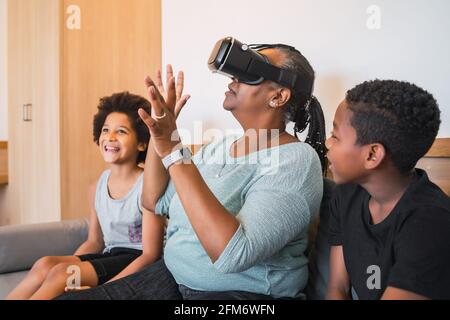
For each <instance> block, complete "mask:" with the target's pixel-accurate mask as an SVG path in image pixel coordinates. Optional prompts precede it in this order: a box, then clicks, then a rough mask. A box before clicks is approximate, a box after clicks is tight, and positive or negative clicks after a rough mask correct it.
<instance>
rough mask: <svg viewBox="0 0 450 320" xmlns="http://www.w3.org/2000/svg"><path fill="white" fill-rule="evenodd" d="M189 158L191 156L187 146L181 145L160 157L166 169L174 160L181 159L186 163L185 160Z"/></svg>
mask: <svg viewBox="0 0 450 320" xmlns="http://www.w3.org/2000/svg"><path fill="white" fill-rule="evenodd" d="M191 158H192V153H191V150H190V149H189V148H187V147H182V148H179V149H176V150H175V151H173V152H172V153H170V154H168V155H167V156H165V157H164V158H162V163H163V165H164V168H166V170H169V167H170V166H171V165H173V164H174V163H175V162H178V161H180V160H183V162H184V163H186V162H187V161H189V160H191Z"/></svg>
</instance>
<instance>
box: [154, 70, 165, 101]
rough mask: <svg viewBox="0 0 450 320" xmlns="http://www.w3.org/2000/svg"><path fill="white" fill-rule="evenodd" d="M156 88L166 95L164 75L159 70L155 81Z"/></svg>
mask: <svg viewBox="0 0 450 320" xmlns="http://www.w3.org/2000/svg"><path fill="white" fill-rule="evenodd" d="M155 84H156V87H157V88H158V90H159V92H160V93H161V94H162V95H164V92H165V91H164V85H163V83H162V75H161V70H158V71H157V72H156V80H155Z"/></svg>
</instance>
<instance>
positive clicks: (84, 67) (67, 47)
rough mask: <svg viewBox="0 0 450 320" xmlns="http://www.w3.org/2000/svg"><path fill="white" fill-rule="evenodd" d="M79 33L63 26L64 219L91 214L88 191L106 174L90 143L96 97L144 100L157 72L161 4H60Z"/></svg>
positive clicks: (105, 0) (154, 0)
mask: <svg viewBox="0 0 450 320" xmlns="http://www.w3.org/2000/svg"><path fill="white" fill-rule="evenodd" d="M63 3H64V6H63V11H64V13H63V14H64V21H63V22H65V20H66V18H67V17H68V15H67V13H66V8H67V7H68V6H70V5H77V6H78V7H79V9H80V13H81V25H80V26H81V28H80V29H79V30H77V29H75V30H69V29H68V28H67V27H66V26H65V23H63V30H64V31H63V40H62V41H63V62H62V108H61V130H62V131H61V205H62V218H63V219H69V218H77V217H85V216H87V215H88V214H89V208H88V204H87V190H88V186H89V184H90V183H92V182H94V181H95V180H96V179H97V178H98V176H99V175H100V173H101V172H102V171H103V170H104V169H105V168H106V166H105V164H104V162H103V160H102V159H101V157H100V153H99V151H98V147H97V146H96V145H95V144H94V142H93V135H92V121H93V116H94V114H95V113H96V108H97V105H98V101H99V98H100V97H103V96H106V95H111V94H112V93H114V92H119V91H124V90H128V91H130V92H133V93H136V94H141V95H144V96H146V90H145V87H144V85H143V79H144V77H145V75H147V74H154V73H155V71H156V70H157V69H158V68H160V66H161V4H160V0H130V1H123V0H95V1H92V0H73V1H69V0H64V1H63Z"/></svg>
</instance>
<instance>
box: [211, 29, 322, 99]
mask: <svg viewBox="0 0 450 320" xmlns="http://www.w3.org/2000/svg"><path fill="white" fill-rule="evenodd" d="M280 47H282V48H287V49H289V50H294V51H296V52H298V53H300V52H299V51H297V50H296V49H295V48H294V47H290V46H287V45H283V44H273V45H268V44H261V45H246V44H243V43H241V42H240V41H238V40H236V39H234V38H232V37H227V38H224V39H221V40H219V41H218V42H217V43H216V45H215V46H214V49H213V51H212V53H211V55H210V57H209V59H208V68H209V69H210V70H211V71H212V72H214V73H221V74H223V75H226V76H228V77H230V78H232V79H236V80H237V81H238V82H242V83H246V84H250V85H257V84H260V83H261V82H263V81H264V80H271V81H273V82H276V83H278V84H280V85H282V86H284V87H288V88H291V89H294V90H295V91H296V92H301V93H302V94H305V95H306V96H311V95H312V91H313V84H314V74H311V72H308V71H307V70H306V69H305V68H303V72H301V73H297V72H294V71H292V70H287V69H283V68H279V67H276V66H274V65H272V64H270V62H269V59H268V58H267V57H266V56H265V55H263V54H261V53H260V52H258V51H260V50H263V49H268V48H280ZM300 55H301V54H300ZM302 57H303V56H302ZM305 61H306V59H305Z"/></svg>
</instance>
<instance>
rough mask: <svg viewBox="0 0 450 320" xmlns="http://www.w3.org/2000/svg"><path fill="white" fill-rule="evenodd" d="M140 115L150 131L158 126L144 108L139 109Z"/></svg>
mask: <svg viewBox="0 0 450 320" xmlns="http://www.w3.org/2000/svg"><path fill="white" fill-rule="evenodd" d="M138 114H139V116H140V117H141V119H142V121H144V123H145V124H146V125H147V127H148V129H149V130H152V128H153V127H154V126H155V125H156V121H155V119H153V118H152V117H150V115H149V114H148V113H147V112H146V111H145V110H144V109H142V108H139V110H138Z"/></svg>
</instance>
